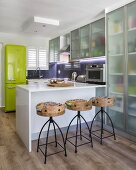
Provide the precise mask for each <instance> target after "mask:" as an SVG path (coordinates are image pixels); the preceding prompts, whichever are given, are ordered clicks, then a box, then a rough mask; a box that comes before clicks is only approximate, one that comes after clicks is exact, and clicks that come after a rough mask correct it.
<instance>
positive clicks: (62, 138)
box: [53, 120, 67, 156]
mask: <svg viewBox="0 0 136 170" xmlns="http://www.w3.org/2000/svg"><path fill="white" fill-rule="evenodd" d="M53 122H54V124H55V125H56V126H57V127H58V130H59V131H60V134H61V137H62V140H63V144H64V148H63V147H62V146H61V145H60V144H59V143H58V144H59V145H60V146H61V147H62V148H63V149H64V151H65V156H67V152H66V144H65V140H64V136H63V133H62V130H61V129H60V127H59V125H58V124H57V123H56V122H55V121H54V120H53Z"/></svg>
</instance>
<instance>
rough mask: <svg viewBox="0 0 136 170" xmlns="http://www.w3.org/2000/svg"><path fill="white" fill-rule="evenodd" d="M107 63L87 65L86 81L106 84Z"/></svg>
mask: <svg viewBox="0 0 136 170" xmlns="http://www.w3.org/2000/svg"><path fill="white" fill-rule="evenodd" d="M105 77H106V76H105V64H88V65H86V81H87V82H88V83H98V84H105V81H106V80H105V79H106V78H105Z"/></svg>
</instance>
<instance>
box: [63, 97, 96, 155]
mask: <svg viewBox="0 0 136 170" xmlns="http://www.w3.org/2000/svg"><path fill="white" fill-rule="evenodd" d="M65 104H66V107H67V109H69V110H73V111H77V115H76V116H75V117H74V118H73V119H72V120H71V122H70V123H69V125H68V128H67V132H66V138H65V144H66V142H67V141H68V142H70V143H71V144H72V145H74V146H75V153H77V147H79V146H82V145H85V144H88V143H91V146H92V147H93V142H92V136H91V134H90V129H89V126H88V123H87V121H86V120H85V118H84V117H83V116H82V115H81V114H80V111H87V110H91V109H92V101H91V100H90V101H87V100H83V99H75V100H68V101H66V102H65ZM76 118H77V124H76V135H75V136H71V137H68V133H69V129H70V125H71V123H72V122H73V121H74V119H76ZM81 119H83V121H84V122H85V124H86V126H87V129H88V131H89V136H90V139H88V138H87V137H86V136H84V135H83V134H82V127H81ZM79 128H80V135H78V129H79ZM78 136H80V140H82V137H84V138H86V139H87V140H88V141H89V142H85V143H83V144H80V145H78V144H77V138H78ZM73 137H75V143H73V142H71V141H70V140H69V139H70V138H73Z"/></svg>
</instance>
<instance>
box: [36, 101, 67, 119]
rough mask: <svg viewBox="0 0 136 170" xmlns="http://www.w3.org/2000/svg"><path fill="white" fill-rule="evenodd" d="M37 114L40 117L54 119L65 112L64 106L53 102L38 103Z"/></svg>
mask: <svg viewBox="0 0 136 170" xmlns="http://www.w3.org/2000/svg"><path fill="white" fill-rule="evenodd" d="M36 111H37V114H38V115H40V116H47V117H54V116H59V115H63V114H64V112H65V105H64V104H61V103H55V102H44V103H39V104H37V106H36Z"/></svg>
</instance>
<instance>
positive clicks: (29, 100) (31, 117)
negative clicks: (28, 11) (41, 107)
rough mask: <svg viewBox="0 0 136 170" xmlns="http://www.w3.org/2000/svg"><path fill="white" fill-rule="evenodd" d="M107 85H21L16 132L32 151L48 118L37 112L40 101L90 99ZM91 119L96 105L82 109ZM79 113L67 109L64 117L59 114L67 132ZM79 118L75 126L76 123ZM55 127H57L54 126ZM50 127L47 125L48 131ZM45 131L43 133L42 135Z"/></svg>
mask: <svg viewBox="0 0 136 170" xmlns="http://www.w3.org/2000/svg"><path fill="white" fill-rule="evenodd" d="M105 87H106V86H105V85H96V84H88V83H77V82H75V83H74V84H73V86H69V87H50V86H48V85H47V83H42V84H41V83H37V84H35V83H34V84H27V85H18V86H17V87H16V131H17V134H18V135H19V137H20V138H21V140H22V141H23V143H24V144H25V146H26V147H27V149H28V150H29V152H31V150H32V144H31V143H32V140H36V139H38V134H39V131H40V128H41V126H42V125H43V124H44V122H45V121H47V118H46V117H44V118H43V117H41V116H38V115H37V114H36V105H37V104H38V103H40V102H47V101H53V102H60V103H65V101H67V100H71V99H80V98H81V99H86V100H89V99H90V98H91V97H94V96H96V90H97V89H99V88H102V90H104V89H105ZM81 114H83V115H84V117H85V119H86V120H87V121H88V122H89V121H91V120H92V118H93V117H94V114H95V108H93V109H92V110H90V111H84V112H81ZM75 115H76V112H75V111H72V112H71V111H69V110H67V109H66V111H65V114H64V115H62V116H61V117H59V116H58V117H55V118H54V119H55V120H56V121H57V122H58V124H59V126H60V127H61V128H62V130H63V132H65V131H66V127H67V126H68V124H69V122H70V120H71V118H72V117H74V116H75ZM75 124H76V121H75V122H73V124H72V125H75ZM51 129H53V127H51ZM46 130H47V129H46V128H45V130H44V131H46ZM44 136H45V133H43V134H42V137H44Z"/></svg>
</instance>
